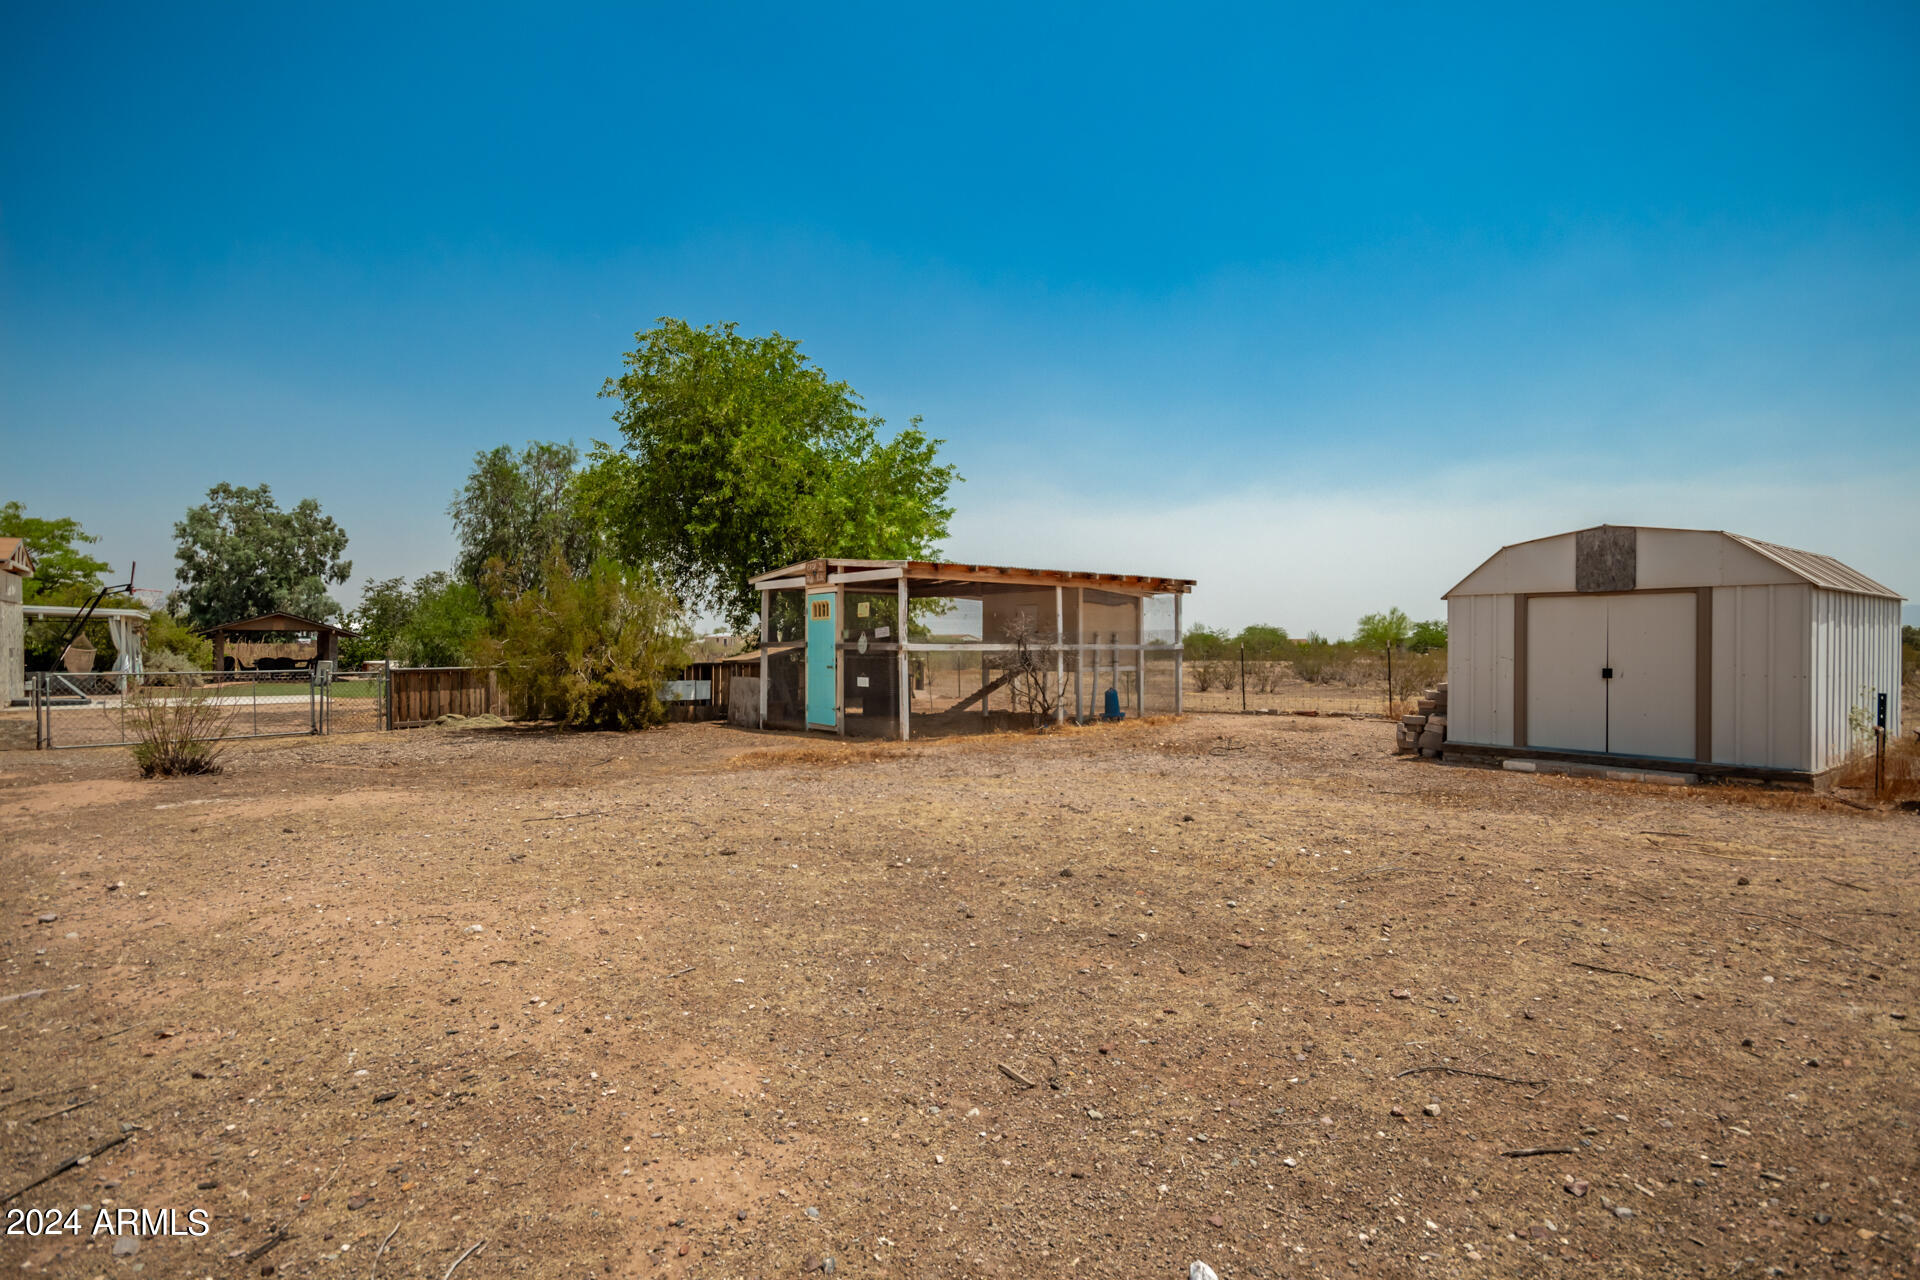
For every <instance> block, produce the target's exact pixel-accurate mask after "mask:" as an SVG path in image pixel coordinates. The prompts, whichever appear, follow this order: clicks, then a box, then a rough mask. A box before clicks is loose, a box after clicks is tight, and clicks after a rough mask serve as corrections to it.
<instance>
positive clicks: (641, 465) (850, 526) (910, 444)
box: [589, 318, 958, 631]
mask: <svg viewBox="0 0 1920 1280" xmlns="http://www.w3.org/2000/svg"><path fill="white" fill-rule="evenodd" d="M634 337H635V344H636V345H635V346H634V349H633V350H632V351H630V352H628V353H627V355H626V356H625V358H624V363H625V365H626V372H624V373H622V374H621V375H620V376H619V377H617V378H609V379H608V380H607V382H606V385H605V387H604V388H603V389H602V390H601V393H600V394H601V395H603V396H605V397H607V398H610V399H612V400H614V401H616V402H617V403H618V407H617V409H616V410H615V412H614V414H613V420H614V422H615V423H617V424H618V425H619V427H620V432H621V436H622V438H623V443H622V444H621V445H620V446H619V447H614V446H609V445H605V444H602V445H599V446H598V447H596V448H595V450H594V453H593V462H594V466H593V473H592V478H591V480H590V483H589V488H590V491H591V495H592V500H593V502H594V504H595V506H596V509H597V510H598V511H599V512H600V513H601V514H602V517H603V518H604V519H605V521H606V524H607V530H608V535H609V537H610V539H611V540H612V545H613V549H614V551H615V553H616V554H618V555H619V556H620V557H621V558H623V559H625V560H627V561H629V562H631V563H635V564H650V565H655V566H658V567H659V569H660V571H661V572H662V573H663V574H664V575H665V578H666V580H667V582H668V583H669V584H671V585H672V586H673V587H674V589H676V590H677V591H678V592H679V593H680V594H681V596H682V598H683V599H685V600H687V601H689V602H690V603H695V604H701V605H705V606H708V607H710V608H711V609H712V610H713V611H714V612H716V613H719V614H721V615H722V616H724V617H725V619H726V621H727V623H728V625H729V626H731V627H732V628H733V629H734V630H736V631H745V630H746V629H747V628H748V625H749V622H750V620H751V619H752V618H753V617H754V615H755V614H756V613H757V612H758V610H759V608H760V599H759V593H758V592H757V591H755V590H754V589H753V587H752V586H751V584H750V583H749V582H748V579H749V578H750V577H752V576H753V575H754V574H756V573H761V572H764V571H766V570H768V569H772V568H778V567H779V566H781V565H785V564H792V563H795V562H798V561H801V560H810V559H815V558H818V557H822V556H847V557H855V558H871V559H899V558H922V557H929V556H931V555H932V554H933V551H934V548H935V547H936V546H937V545H938V544H939V542H940V540H941V539H943V538H944V537H946V534H947V521H948V520H949V519H950V518H951V517H952V515H953V508H952V507H950V506H948V505H947V490H948V489H949V487H950V486H951V485H952V484H953V483H954V481H955V480H956V479H958V477H957V476H956V474H955V472H954V469H953V468H952V467H951V466H945V465H942V464H940V463H939V462H938V461H937V459H936V455H937V453H938V450H939V446H940V444H941V443H942V442H941V441H939V440H933V439H929V438H928V437H927V436H926V435H925V434H923V433H922V432H921V431H920V429H919V424H920V420H919V419H918V418H915V419H913V421H912V424H911V425H910V426H908V427H907V428H906V429H904V430H901V431H898V432H895V433H894V434H893V435H892V436H891V437H890V438H885V439H883V438H882V428H883V427H884V426H885V423H884V421H883V420H882V419H880V418H877V417H874V416H872V415H871V414H868V413H865V412H864V411H863V410H862V407H861V404H860V398H859V396H858V395H857V394H855V392H854V390H853V388H852V387H850V386H848V385H847V384H846V383H844V382H838V381H834V380H832V379H830V378H828V377H827V375H826V374H825V373H824V372H823V371H822V370H821V369H819V368H818V367H817V366H815V365H813V364H812V363H811V362H810V361H809V360H808V359H807V357H805V356H803V355H801V354H800V344H799V343H798V342H796V341H793V340H792V339H789V338H784V337H782V336H781V335H779V334H778V333H775V334H771V335H769V336H767V337H763V338H762V337H747V336H743V335H742V334H740V333H738V332H737V331H736V327H735V326H734V325H732V324H725V325H709V326H707V327H705V328H699V329H696V328H694V327H693V326H692V325H690V324H688V323H686V322H685V321H684V320H674V319H666V318H663V319H662V320H661V321H660V322H659V323H658V324H657V325H656V326H655V327H654V328H652V329H649V330H647V331H645V332H643V333H638V334H635V335H634Z"/></svg>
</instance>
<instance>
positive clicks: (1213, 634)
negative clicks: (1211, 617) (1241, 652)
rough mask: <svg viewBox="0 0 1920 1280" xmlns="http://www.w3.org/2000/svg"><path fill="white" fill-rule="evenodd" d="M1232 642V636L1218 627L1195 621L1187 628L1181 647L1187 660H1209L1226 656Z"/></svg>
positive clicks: (1231, 646)
mask: <svg viewBox="0 0 1920 1280" xmlns="http://www.w3.org/2000/svg"><path fill="white" fill-rule="evenodd" d="M1233 643H1234V642H1233V640H1232V638H1231V637H1229V636H1228V635H1227V633H1226V632H1225V631H1222V630H1221V629H1220V628H1219V627H1209V626H1207V625H1206V624H1205V623H1196V624H1195V625H1193V626H1191V627H1188V628H1187V634H1186V636H1185V637H1184V638H1183V640H1182V644H1181V647H1182V649H1183V650H1184V651H1185V653H1186V657H1187V660H1188V661H1189V662H1210V661H1214V660H1216V659H1220V658H1224V657H1226V656H1227V653H1228V652H1229V651H1230V650H1231V649H1232V648H1233Z"/></svg>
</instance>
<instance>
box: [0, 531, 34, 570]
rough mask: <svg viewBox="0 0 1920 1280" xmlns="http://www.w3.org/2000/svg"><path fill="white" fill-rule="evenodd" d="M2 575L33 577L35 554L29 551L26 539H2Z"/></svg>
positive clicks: (0, 562)
mask: <svg viewBox="0 0 1920 1280" xmlns="http://www.w3.org/2000/svg"><path fill="white" fill-rule="evenodd" d="M0 573H11V574H15V575H17V576H19V577H22V578H31V577H32V576H33V553H32V552H31V551H29V550H27V540H26V539H25V538H0Z"/></svg>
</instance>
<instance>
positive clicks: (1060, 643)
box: [1053, 586, 1067, 724]
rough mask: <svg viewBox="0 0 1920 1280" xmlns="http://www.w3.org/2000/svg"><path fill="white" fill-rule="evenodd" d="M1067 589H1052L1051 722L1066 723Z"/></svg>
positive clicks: (1059, 587) (1058, 587)
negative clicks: (1052, 672) (1052, 674)
mask: <svg viewBox="0 0 1920 1280" xmlns="http://www.w3.org/2000/svg"><path fill="white" fill-rule="evenodd" d="M1066 643H1067V589H1066V588H1065V587H1061V586H1056V587H1054V589H1053V671H1054V676H1053V722H1054V723H1055V724H1065V723H1066V722H1067V651H1066V649H1065V648H1064V646H1065V644H1066Z"/></svg>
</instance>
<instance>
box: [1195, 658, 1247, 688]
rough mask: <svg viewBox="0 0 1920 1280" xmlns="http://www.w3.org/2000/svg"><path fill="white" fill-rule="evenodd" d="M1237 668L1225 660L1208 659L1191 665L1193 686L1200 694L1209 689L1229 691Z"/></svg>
mask: <svg viewBox="0 0 1920 1280" xmlns="http://www.w3.org/2000/svg"><path fill="white" fill-rule="evenodd" d="M1236 671H1237V668H1236V667H1235V665H1234V664H1233V663H1231V662H1228V661H1227V660H1226V659H1225V658H1208V659H1206V660H1204V661H1201V662H1196V663H1194V664H1193V685H1194V688H1196V689H1198V690H1199V691H1200V692H1201V693H1206V692H1207V691H1208V690H1210V689H1231V688H1233V678H1234V675H1235V672H1236Z"/></svg>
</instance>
